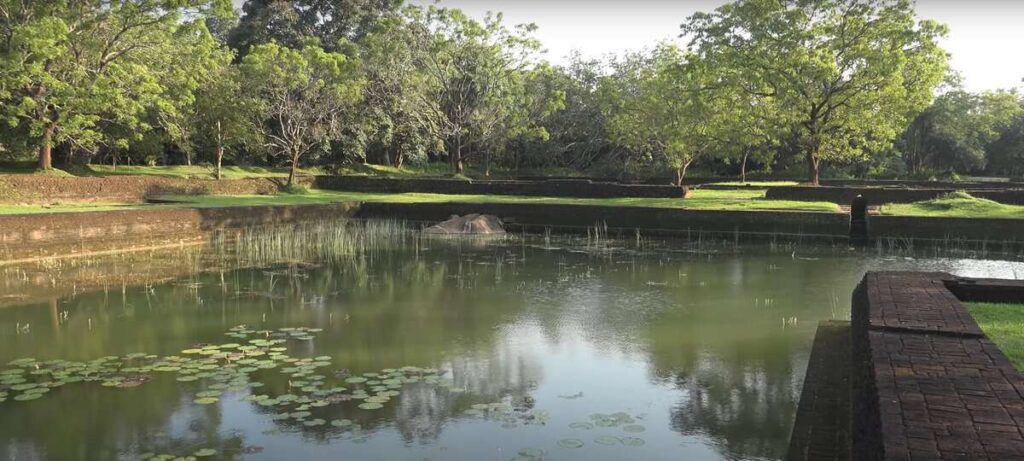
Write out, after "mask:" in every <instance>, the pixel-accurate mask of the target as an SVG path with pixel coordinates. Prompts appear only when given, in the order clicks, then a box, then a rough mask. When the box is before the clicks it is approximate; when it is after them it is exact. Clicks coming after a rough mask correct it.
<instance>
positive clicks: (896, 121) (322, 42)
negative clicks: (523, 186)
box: [0, 0, 1024, 182]
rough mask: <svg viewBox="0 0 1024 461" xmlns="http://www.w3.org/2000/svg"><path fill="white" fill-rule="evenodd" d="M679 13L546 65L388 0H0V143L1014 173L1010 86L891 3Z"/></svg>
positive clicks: (511, 35)
mask: <svg viewBox="0 0 1024 461" xmlns="http://www.w3.org/2000/svg"><path fill="white" fill-rule="evenodd" d="M680 22H681V23H682V27H681V31H680V33H681V34H682V36H683V37H686V40H688V42H687V43H685V44H684V45H677V44H673V43H657V44H655V43H652V44H651V48H650V49H648V50H645V51H638V52H632V53H626V54H623V55H620V56H615V57H611V58H608V59H605V60H591V59H584V58H582V57H580V56H578V55H577V56H570V57H569V58H568V59H567V60H566V61H565V63H564V64H560V65H553V64H551V63H549V62H547V61H545V60H544V59H543V56H542V55H543V53H541V50H542V49H543V44H542V43H540V42H538V41H537V40H536V39H535V38H534V37H533V35H532V34H533V32H534V31H535V29H536V27H535V26H534V25H530V24H527V25H515V26H508V25H506V24H505V23H504V22H503V21H502V17H501V15H500V14H495V15H493V16H489V17H487V18H485V19H484V20H483V21H477V20H474V19H472V18H469V17H468V16H466V15H465V14H464V13H462V12H461V11H459V10H456V9H444V8H437V7H433V6H431V7H418V6H407V5H403V4H402V3H401V2H400V1H397V0H344V1H331V2H328V1H319V0H296V1H280V0H250V1H248V2H247V3H246V4H245V6H244V7H243V10H242V11H235V10H233V8H232V5H231V2H230V1H229V0H126V1H118V2H67V1H63V0H35V1H22V0H0V102H2V108H0V117H2V118H0V160H19V159H21V160H24V159H28V158H35V159H36V160H37V161H38V164H39V167H40V168H44V169H46V168H51V167H52V165H53V163H54V161H56V162H57V163H58V164H68V165H73V164H75V163H84V162H105V163H112V164H118V163H132V164H152V165H165V164H166V165H173V164H189V165H191V164H193V163H209V164H214V165H217V166H218V167H219V166H220V165H221V163H222V162H224V161H225V160H227V161H228V162H231V163H235V164H243V165H244V164H258V165H291V166H293V167H297V166H299V165H300V164H301V165H302V166H313V165H319V166H325V167H328V168H330V167H338V166H344V165H350V164H359V163H364V162H371V163H378V164H386V165H392V166H402V165H406V164H422V163H425V162H431V161H433V162H447V163H448V164H449V165H450V166H451V171H452V172H453V173H462V172H463V170H464V168H465V167H466V166H467V165H472V166H473V167H474V168H475V169H479V170H483V171H485V172H486V171H490V170H491V169H492V168H503V169H524V168H529V169H538V168H558V169H571V170H576V171H585V172H587V173H589V174H594V175H600V176H644V175H664V174H673V175H675V177H676V178H677V179H678V178H682V177H683V176H684V175H685V174H686V173H687V172H688V171H693V168H698V169H700V170H701V171H702V172H704V173H714V174H735V175H744V174H745V173H746V172H747V171H760V172H790V173H791V174H793V173H795V172H797V171H800V172H802V173H800V174H801V175H803V176H804V177H806V178H807V179H808V180H810V181H814V182H816V181H817V178H818V176H819V174H820V172H821V171H822V169H823V168H827V169H828V171H829V174H830V175H832V176H869V175H870V176H904V177H906V176H925V177H926V176H932V175H953V174H957V173H972V174H973V173H989V174H994V175H1016V176H1019V175H1024V162H1022V160H1024V115H1022V114H1024V111H1022V108H1021V99H1020V97H1018V95H1017V94H1015V93H1012V92H989V93H983V94H973V93H969V92H966V91H963V90H961V89H958V86H957V84H956V78H955V76H954V74H952V73H951V72H950V70H949V69H948V66H947V54H946V52H945V51H944V50H942V49H941V48H940V47H939V46H938V44H937V40H938V39H939V38H940V37H942V36H943V35H944V34H945V33H946V30H945V27H944V26H943V25H941V24H937V23H935V22H932V21H927V20H919V19H918V18H917V17H916V15H915V13H914V11H913V9H912V7H911V4H910V3H909V2H907V1H905V0H844V1H834V0H802V1H799V2H798V1H781V2H780V1H777V0H738V1H736V2H734V3H730V4H726V5H724V6H722V7H720V8H718V9H717V10H715V11H713V12H710V13H698V14H696V15H694V16H692V17H690V18H680ZM936 94H938V95H939V96H937V97H936ZM293 171H294V170H293Z"/></svg>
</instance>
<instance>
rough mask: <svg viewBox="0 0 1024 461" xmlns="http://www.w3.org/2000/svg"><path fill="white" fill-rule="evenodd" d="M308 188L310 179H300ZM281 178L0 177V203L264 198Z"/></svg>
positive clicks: (280, 181)
mask: <svg viewBox="0 0 1024 461" xmlns="http://www.w3.org/2000/svg"><path fill="white" fill-rule="evenodd" d="M299 182H300V184H306V185H308V184H310V183H311V182H312V179H311V178H300V179H299ZM283 184H284V180H283V179H281V178H252V179H223V180H220V181H217V180H214V179H181V178H162V177H158V176H96V177H54V176H43V175H0V203H44V204H45V203H55V202H110V203H141V202H145V201H146V198H147V197H152V196H156V195H171V194H174V195H265V194H273V193H276V192H278V191H280V190H281V186H282V185H283Z"/></svg>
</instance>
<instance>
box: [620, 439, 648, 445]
mask: <svg viewBox="0 0 1024 461" xmlns="http://www.w3.org/2000/svg"><path fill="white" fill-rule="evenodd" d="M619 441H621V442H622V444H623V445H625V446H627V447H639V446H642V445H643V444H645V443H647V442H644V439H641V438H639V437H623V438H621V439H619Z"/></svg>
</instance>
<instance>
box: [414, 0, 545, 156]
mask: <svg viewBox="0 0 1024 461" xmlns="http://www.w3.org/2000/svg"><path fill="white" fill-rule="evenodd" d="M408 13H409V18H410V27H412V28H413V30H414V33H415V36H416V40H417V45H416V46H417V47H418V49H419V50H420V51H421V52H419V53H418V54H417V55H418V56H419V61H418V68H419V69H420V71H421V72H422V75H423V78H424V82H425V85H426V91H425V92H423V93H421V97H422V98H423V104H424V106H425V107H427V108H428V111H427V114H428V116H429V122H428V125H429V126H431V127H433V129H435V130H436V131H435V134H436V136H437V138H438V139H440V140H441V141H443V142H444V144H445V150H446V151H447V154H448V160H449V162H450V164H451V166H452V170H453V171H454V172H455V173H462V172H463V169H464V167H465V163H466V160H467V159H468V158H471V157H473V156H475V155H477V154H480V153H481V152H489V151H490V150H492V149H495V148H499V147H498V146H503V145H504V143H505V142H506V141H507V140H508V139H509V137H510V136H515V135H518V134H522V133H526V132H534V133H537V132H538V131H539V130H538V128H539V127H538V126H537V125H536V121H537V120H536V119H535V118H533V117H531V116H529V113H530V112H531V107H530V105H531V104H532V103H528V102H527V101H524V99H523V98H524V97H525V96H524V95H525V94H526V93H525V90H524V87H523V85H524V84H525V81H526V80H525V79H526V78H527V77H526V75H525V74H524V72H527V71H528V70H530V67H531V64H532V62H531V56H532V55H533V54H534V53H536V52H538V51H539V48H540V44H539V42H537V41H536V39H534V38H532V37H531V35H530V34H531V33H532V32H533V30H534V28H535V26H533V25H523V26H517V27H516V28H514V29H509V28H507V27H506V26H505V25H504V24H503V23H502V17H501V15H497V16H491V15H488V17H487V18H485V20H484V22H483V23H480V22H477V21H474V20H473V19H471V18H469V17H468V16H466V15H465V14H464V13H463V12H461V11H459V10H449V9H444V8H435V7H429V8H427V9H425V10H424V9H412V10H409V11H408Z"/></svg>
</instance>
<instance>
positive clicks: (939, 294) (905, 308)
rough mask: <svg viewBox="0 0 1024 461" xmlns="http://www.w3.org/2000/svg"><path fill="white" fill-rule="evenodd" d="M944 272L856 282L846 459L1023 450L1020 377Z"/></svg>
mask: <svg viewBox="0 0 1024 461" xmlns="http://www.w3.org/2000/svg"><path fill="white" fill-rule="evenodd" d="M951 279H952V277H951V276H949V275H948V274H934V273H887V272H882V273H869V274H867V275H866V276H865V277H864V280H863V281H862V282H861V285H860V286H859V287H858V288H857V292H856V293H855V294H854V305H853V309H854V310H853V328H854V335H853V348H854V366H855V367H860V368H859V370H858V371H857V372H855V373H854V377H853V381H854V383H855V384H854V389H853V391H854V397H853V398H854V402H853V407H854V410H853V412H854V417H853V422H852V425H853V428H852V432H853V434H854V440H853V458H854V459H858V460H861V459H887V460H919V459H921V460H932V459H935V460H945V459H993V460H1007V459H1024V432H1022V429H1024V397H1022V392H1024V377H1022V376H1021V374H1020V373H1019V372H1018V371H1017V370H1016V369H1015V368H1014V367H1013V365H1012V364H1011V363H1010V361H1009V360H1008V359H1007V358H1006V356H1005V355H1004V354H1003V353H1002V351H1000V350H999V348H998V347H997V346H996V345H995V344H993V343H992V342H991V341H989V340H988V339H987V338H986V337H985V336H984V335H983V334H982V332H981V330H980V328H978V325H977V323H975V322H974V319H973V318H971V316H970V314H969V313H968V312H967V310H966V309H965V308H964V307H963V305H962V304H961V303H960V301H959V300H957V299H956V297H955V296H953V294H952V293H951V292H950V291H949V290H948V289H947V288H946V285H945V282H946V281H947V280H951Z"/></svg>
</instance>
